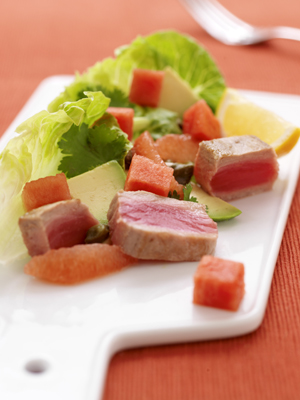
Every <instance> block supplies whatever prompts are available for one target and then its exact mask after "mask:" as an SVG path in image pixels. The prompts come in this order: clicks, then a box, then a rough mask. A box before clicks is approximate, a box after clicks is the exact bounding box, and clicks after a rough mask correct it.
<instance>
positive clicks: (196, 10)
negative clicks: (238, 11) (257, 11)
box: [180, 0, 300, 46]
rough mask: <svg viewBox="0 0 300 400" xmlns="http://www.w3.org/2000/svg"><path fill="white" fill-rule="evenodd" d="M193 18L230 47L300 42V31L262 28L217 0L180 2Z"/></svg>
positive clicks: (279, 27) (283, 27)
mask: <svg viewBox="0 0 300 400" xmlns="http://www.w3.org/2000/svg"><path fill="white" fill-rule="evenodd" d="M180 2H181V3H182V4H183V5H184V6H185V7H186V9H187V10H188V11H189V13H190V14H191V15H192V17H193V18H194V19H195V20H196V21H197V22H198V23H199V24H200V25H201V26H202V27H203V28H204V29H205V30H206V31H207V32H208V33H209V34H210V35H211V36H213V37H214V38H215V39H217V40H219V41H220V42H223V43H225V44H229V45H235V46H238V45H249V44H255V43H261V42H265V41H267V40H270V39H276V38H277V39H291V40H299V41H300V29H297V28H291V27H287V26H276V27H270V28H260V27H256V26H252V25H250V24H247V23H246V22H244V21H242V20H241V19H239V18H237V17H236V16H235V15H233V14H231V13H230V12H229V11H228V10H227V9H226V8H225V7H223V6H222V5H221V4H220V3H218V2H217V1H216V0H180Z"/></svg>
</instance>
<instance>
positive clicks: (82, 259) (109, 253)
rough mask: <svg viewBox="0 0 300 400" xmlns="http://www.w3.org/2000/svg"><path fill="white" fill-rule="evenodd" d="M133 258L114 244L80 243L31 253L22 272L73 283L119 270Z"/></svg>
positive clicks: (48, 279)
mask: <svg viewBox="0 0 300 400" xmlns="http://www.w3.org/2000/svg"><path fill="white" fill-rule="evenodd" d="M136 262H137V259H136V258H134V257H131V256H128V255H126V254H124V253H123V252H122V251H121V249H120V247H118V246H115V245H109V244H104V243H96V244H88V245H85V244H82V245H76V246H74V247H69V248H60V249H57V250H49V251H47V253H45V254H42V255H39V256H35V257H33V258H32V259H31V260H30V261H29V262H28V263H27V264H26V265H25V267H24V272H25V273H26V274H28V275H32V276H34V277H36V278H39V279H42V280H45V281H49V282H53V283H60V284H74V283H80V282H83V281H86V280H89V279H93V278H97V277H103V276H105V275H109V274H111V273H113V272H117V271H121V270H122V269H123V268H126V267H129V266H130V265H133V264H135V263H136Z"/></svg>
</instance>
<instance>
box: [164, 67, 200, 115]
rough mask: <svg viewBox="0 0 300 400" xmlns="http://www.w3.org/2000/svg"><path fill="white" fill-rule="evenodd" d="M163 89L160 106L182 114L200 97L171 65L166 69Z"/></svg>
mask: <svg viewBox="0 0 300 400" xmlns="http://www.w3.org/2000/svg"><path fill="white" fill-rule="evenodd" d="M164 72H165V76H164V79H163V84H162V89H161V93H160V99H159V103H158V107H162V108H166V109H167V110H171V111H175V112H177V113H178V114H179V116H182V115H183V113H184V112H185V111H186V110H187V109H188V108H189V107H191V106H192V105H193V104H194V103H196V102H197V101H198V100H199V99H198V97H197V96H196V95H195V93H194V92H193V90H192V89H191V87H190V86H189V84H188V83H187V82H185V81H184V80H183V79H182V78H181V77H180V76H179V75H178V74H177V72H175V71H174V70H173V69H172V68H171V67H166V68H165V69H164Z"/></svg>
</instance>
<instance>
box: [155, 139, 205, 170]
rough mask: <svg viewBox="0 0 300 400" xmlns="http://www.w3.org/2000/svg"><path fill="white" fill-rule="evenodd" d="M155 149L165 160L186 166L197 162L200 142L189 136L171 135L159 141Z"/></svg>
mask: <svg viewBox="0 0 300 400" xmlns="http://www.w3.org/2000/svg"><path fill="white" fill-rule="evenodd" d="M155 147H156V149H157V151H158V153H159V155H160V156H161V158H162V159H163V160H165V161H167V160H170V161H173V162H176V163H182V164H186V163H188V162H195V158H196V154H197V151H198V148H199V141H198V140H195V139H194V138H193V137H192V136H191V135H189V134H185V135H176V134H174V133H170V134H168V135H165V136H162V137H161V138H159V139H157V140H156V142H155Z"/></svg>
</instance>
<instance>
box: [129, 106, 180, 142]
mask: <svg viewBox="0 0 300 400" xmlns="http://www.w3.org/2000/svg"><path fill="white" fill-rule="evenodd" d="M135 115H137V117H135V121H134V127H133V131H134V138H136V137H137V136H139V135H140V134H141V133H143V132H144V131H145V130H147V131H148V132H149V133H150V134H151V136H152V137H153V139H154V140H156V139H158V138H159V137H161V136H163V135H167V134H168V133H178V134H179V133H182V131H181V129H180V127H179V124H178V123H179V116H178V114H177V113H175V112H173V111H169V110H166V109H164V108H150V107H139V109H138V110H137V112H135Z"/></svg>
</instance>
